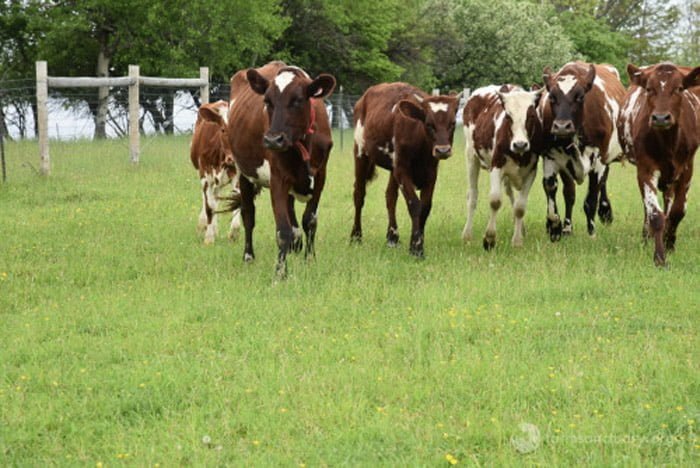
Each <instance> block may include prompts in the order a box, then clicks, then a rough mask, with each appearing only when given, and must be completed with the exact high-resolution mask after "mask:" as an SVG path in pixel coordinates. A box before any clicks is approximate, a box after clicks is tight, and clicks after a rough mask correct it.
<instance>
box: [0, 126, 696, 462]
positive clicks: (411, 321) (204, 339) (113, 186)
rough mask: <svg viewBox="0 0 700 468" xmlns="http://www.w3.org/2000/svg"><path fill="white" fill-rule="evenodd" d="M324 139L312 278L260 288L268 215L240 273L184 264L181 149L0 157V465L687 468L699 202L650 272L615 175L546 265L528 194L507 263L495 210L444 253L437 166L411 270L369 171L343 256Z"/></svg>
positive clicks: (345, 175) (195, 188)
mask: <svg viewBox="0 0 700 468" xmlns="http://www.w3.org/2000/svg"><path fill="white" fill-rule="evenodd" d="M461 135H462V132H461V131H458V132H457V135H456V141H455V144H456V145H457V147H458V148H462V147H463V146H462V145H463V139H462V136H461ZM335 137H336V138H335V140H336V145H335V146H334V150H333V154H332V155H331V158H330V161H329V168H328V169H329V170H328V180H327V183H326V189H325V191H324V194H323V198H322V200H321V207H320V211H319V213H320V216H319V227H318V235H317V252H318V254H317V258H316V259H315V260H314V261H308V262H306V261H304V260H303V257H302V256H298V255H293V256H291V257H290V259H289V263H290V277H289V279H288V280H287V281H286V282H282V283H276V282H274V281H273V264H274V261H275V255H276V243H275V236H274V222H273V217H272V213H271V209H270V202H269V193H268V192H267V191H263V192H262V193H261V194H260V196H259V197H258V199H257V207H258V209H257V226H256V230H255V246H256V252H257V255H258V257H257V259H256V261H255V262H254V263H253V264H251V265H245V264H243V261H242V250H243V247H242V244H241V240H239V241H238V242H237V243H234V244H231V243H229V242H228V241H227V240H226V239H225V238H224V237H223V235H222V236H220V238H219V239H217V243H216V245H214V246H208V247H205V246H204V245H202V239H201V238H200V237H198V236H197V234H196V232H195V224H196V218H197V214H198V211H199V208H200V204H201V201H200V190H201V189H200V185H199V181H198V178H197V175H196V172H195V170H194V169H193V168H192V166H191V164H190V162H189V159H188V157H187V152H188V150H187V148H188V143H189V141H188V138H187V137H169V138H167V137H160V138H155V139H148V140H144V146H143V154H142V157H141V161H142V162H141V165H140V166H139V167H137V168H134V167H132V166H131V165H130V164H129V162H128V149H127V145H126V144H125V142H124V141H123V140H105V141H100V142H96V143H87V142H73V143H55V142H52V146H51V155H52V159H53V163H54V173H53V175H52V176H51V177H50V178H48V179H39V178H37V176H36V175H34V174H33V172H32V171H31V169H30V166H29V164H36V160H37V158H38V151H37V147H36V143H33V142H19V143H15V142H12V143H10V144H9V145H8V147H7V154H8V161H9V163H10V167H9V181H8V183H7V184H0V232H1V233H2V240H1V245H2V250H0V252H1V254H0V320H1V321H2V327H0V465H2V466H93V467H94V466H97V465H98V463H100V464H101V465H102V466H150V467H153V466H155V464H160V466H166V467H169V466H298V465H299V464H302V463H303V464H306V465H307V466H310V467H311V466H314V467H315V466H346V465H351V466H435V467H439V466H448V465H447V463H448V460H452V459H456V460H458V461H459V465H457V466H458V467H459V466H462V465H467V466H469V465H478V466H521V465H538V466H579V465H581V464H586V465H591V466H614V465H625V466H628V465H629V466H656V465H671V466H695V465H697V463H695V462H696V461H697V454H698V448H697V444H698V440H697V425H698V423H699V421H698V414H697V412H698V408H697V404H698V384H697V376H698V372H699V371H700V369H699V368H698V366H699V362H698V359H697V354H698V353H697V349H698V327H697V325H698V310H699V308H700V298H699V297H698V291H697V289H698V288H697V284H698V275H699V274H700V249H698V248H697V239H699V238H700V223H698V220H699V219H700V203H698V198H692V197H693V194H695V195H697V194H698V193H700V179H698V178H695V180H694V181H693V187H692V188H691V191H690V193H691V201H690V203H689V204H688V213H687V216H686V218H685V220H684V221H683V223H682V224H681V228H680V232H679V239H678V243H677V247H676V253H675V254H673V255H671V257H670V259H669V260H670V269H669V270H668V271H666V270H660V269H657V268H655V267H654V266H653V262H652V246H651V245H646V246H645V245H644V243H643V242H642V241H641V226H642V221H643V216H642V206H641V203H640V200H639V190H638V188H637V183H636V177H635V169H634V167H633V166H630V165H627V166H625V167H620V166H619V165H618V166H615V167H613V168H612V172H611V174H610V179H609V181H608V188H609V190H610V197H611V199H612V202H613V204H614V209H615V210H616V211H615V215H616V219H615V222H614V224H613V225H611V226H610V227H606V226H601V228H600V229H599V231H598V234H597V238H595V239H590V238H589V237H588V236H587V235H586V233H585V226H584V219H583V218H584V217H583V213H582V209H581V203H580V202H578V203H577V205H576V207H575V208H576V211H575V218H574V234H573V235H572V236H571V237H568V238H566V239H563V240H562V241H561V242H560V243H557V244H552V243H551V242H550V241H549V239H548V237H547V235H546V233H545V228H544V217H545V206H546V203H545V200H544V196H543V194H542V190H541V189H539V190H536V189H537V187H535V188H534V189H533V190H532V192H531V196H530V202H529V204H528V211H527V214H526V218H525V223H526V228H527V230H526V233H527V237H526V241H525V246H524V247H523V248H521V249H513V248H511V247H510V246H509V245H508V241H509V237H510V235H511V233H512V216H511V209H510V205H509V204H508V203H506V204H505V205H507V206H504V207H503V208H502V209H501V211H502V212H501V213H500V214H499V226H498V234H499V240H498V245H497V247H496V249H495V250H494V251H492V252H488V253H487V252H484V251H483V249H482V247H481V242H479V241H475V242H473V243H471V244H468V245H465V244H463V243H462V240H461V238H460V232H461V229H462V223H463V221H464V206H465V205H464V199H465V164H464V160H463V159H462V158H461V157H459V156H458V154H461V150H460V151H456V155H455V156H454V157H453V158H451V159H449V160H447V161H444V162H441V163H440V164H441V169H440V175H439V179H438V184H437V187H436V193H435V203H434V206H433V210H432V213H431V216H430V219H429V220H428V224H427V232H426V258H425V259H424V260H423V261H418V260H416V259H414V258H412V257H410V256H409V255H408V252H407V244H406V239H407V235H408V220H407V218H408V216H407V214H406V208H405V203H404V201H403V199H400V200H399V206H398V212H397V214H398V221H399V227H400V230H401V235H402V236H403V242H402V244H401V245H400V246H399V248H397V249H389V248H387V247H386V246H385V243H384V234H385V232H386V209H385V201H384V186H385V183H386V180H387V174H386V172H385V171H381V172H380V174H379V175H378V179H377V180H376V181H375V182H374V183H373V184H372V185H370V186H369V188H368V194H367V201H366V204H365V212H364V215H365V216H364V228H365V229H364V231H365V237H364V243H363V244H362V245H359V246H352V245H350V244H349V242H348V238H349V234H350V227H351V224H352V215H351V213H352V195H351V192H352V175H351V174H352V173H353V167H352V164H353V158H352V152H351V145H349V144H348V142H350V141H352V136H351V132H348V133H347V134H346V135H345V142H346V145H345V148H344V149H343V150H341V147H340V145H339V144H338V140H339V139H338V135H337V134H336V135H335ZM106 175H107V176H106ZM480 182H481V186H480V188H481V193H482V194H486V193H488V188H487V187H488V177H483V176H482V177H481V181H480ZM486 198H488V197H483V198H482V200H480V202H479V206H478V209H477V214H476V220H475V228H476V232H477V233H480V232H483V230H485V227H486V224H487V218H488V200H486ZM227 221H228V219H225V218H224V219H221V220H220V224H219V226H220V229H221V230H222V231H224V230H225V226H226V224H227V223H226V222H227ZM222 234H223V233H222ZM522 422H528V423H531V424H534V425H536V426H537V427H538V428H539V431H540V436H541V444H540V445H539V446H538V447H537V448H536V450H535V451H533V452H532V453H529V454H521V453H519V452H517V451H516V449H515V446H514V445H513V443H512V442H511V441H512V439H513V438H517V437H522V434H519V431H518V427H519V425H520V424H521V423H522ZM447 455H450V457H452V458H449V459H448V457H447ZM622 462H624V463H622Z"/></svg>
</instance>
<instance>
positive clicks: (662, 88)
mask: <svg viewBox="0 0 700 468" xmlns="http://www.w3.org/2000/svg"><path fill="white" fill-rule="evenodd" d="M627 73H628V74H629V77H630V83H632V84H634V85H637V86H639V87H641V88H642V89H644V90H645V92H646V102H647V106H648V108H649V109H650V115H649V125H650V126H651V127H652V128H653V129H655V130H668V129H670V128H672V127H675V125H676V123H677V122H678V117H679V115H680V112H681V101H682V99H683V92H684V91H685V90H686V89H688V88H690V87H691V86H696V85H698V84H700V81H699V79H700V67H697V68H694V69H692V70H690V72H689V73H688V74H686V75H685V76H684V75H683V73H682V72H681V70H679V69H678V67H676V66H675V65H673V64H671V63H662V64H660V65H657V66H655V67H645V68H638V67H635V66H634V65H632V64H629V65H627Z"/></svg>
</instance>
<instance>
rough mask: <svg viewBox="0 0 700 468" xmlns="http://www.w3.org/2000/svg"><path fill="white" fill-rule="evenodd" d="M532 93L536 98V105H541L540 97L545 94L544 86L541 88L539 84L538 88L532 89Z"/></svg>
mask: <svg viewBox="0 0 700 468" xmlns="http://www.w3.org/2000/svg"><path fill="white" fill-rule="evenodd" d="M530 92H531V93H532V95H533V96H534V98H535V107H538V106H539V105H540V99H541V98H542V95H543V94H544V88H540V87H539V86H538V87H537V89H534V90H532V91H530Z"/></svg>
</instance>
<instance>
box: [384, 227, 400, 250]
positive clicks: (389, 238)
mask: <svg viewBox="0 0 700 468" xmlns="http://www.w3.org/2000/svg"><path fill="white" fill-rule="evenodd" d="M386 245H387V247H392V248H393V247H396V246H397V245H399V235H398V234H397V233H396V232H395V231H393V230H392V229H389V231H388V232H387V233H386Z"/></svg>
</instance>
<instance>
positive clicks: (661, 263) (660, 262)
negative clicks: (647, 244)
mask: <svg viewBox="0 0 700 468" xmlns="http://www.w3.org/2000/svg"><path fill="white" fill-rule="evenodd" d="M654 265H656V266H657V267H659V268H666V267H667V264H666V255H665V254H664V253H663V252H654Z"/></svg>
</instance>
